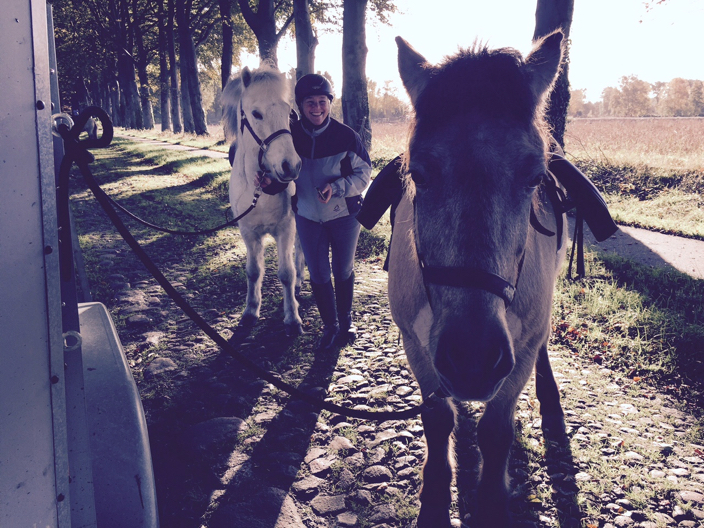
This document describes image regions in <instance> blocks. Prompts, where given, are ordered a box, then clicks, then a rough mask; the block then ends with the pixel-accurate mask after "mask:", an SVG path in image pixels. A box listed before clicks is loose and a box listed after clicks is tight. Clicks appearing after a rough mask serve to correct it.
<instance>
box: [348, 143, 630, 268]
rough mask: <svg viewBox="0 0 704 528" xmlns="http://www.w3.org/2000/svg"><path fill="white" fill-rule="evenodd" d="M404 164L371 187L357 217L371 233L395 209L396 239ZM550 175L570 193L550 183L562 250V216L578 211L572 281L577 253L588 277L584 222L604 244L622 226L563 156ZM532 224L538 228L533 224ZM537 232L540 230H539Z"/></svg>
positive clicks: (391, 167) (553, 160)
mask: <svg viewBox="0 0 704 528" xmlns="http://www.w3.org/2000/svg"><path fill="white" fill-rule="evenodd" d="M402 163H403V162H402V159H401V156H397V157H396V158H394V159H393V160H392V161H390V162H389V163H388V164H387V165H386V166H385V167H384V168H383V169H382V170H381V171H380V172H379V174H378V175H377V176H376V178H374V181H373V182H372V184H371V185H370V186H369V189H368V190H367V193H366V195H365V197H364V203H363V205H362V208H361V210H360V211H359V213H357V221H358V222H359V223H360V224H362V225H363V226H364V227H366V228H367V229H372V228H373V227H374V226H375V225H376V224H377V222H379V219H380V218H381V217H382V216H383V214H384V213H385V212H386V210H387V209H388V208H389V207H391V232H392V236H393V226H394V217H395V212H396V207H397V206H398V204H399V203H400V201H401V198H402V196H403V180H402V176H403V170H402ZM548 172H549V174H550V175H551V176H552V177H553V178H555V179H556V180H557V181H558V182H559V183H560V184H561V185H562V187H564V189H565V191H566V193H565V192H562V189H560V188H559V187H557V186H556V185H555V183H554V181H552V182H551V183H548V187H549V192H548V195H549V197H550V200H551V201H552V204H553V209H554V210H555V217H556V218H557V219H558V222H557V225H558V231H559V232H558V233H557V244H558V250H559V248H560V243H561V240H562V233H561V229H562V214H563V213H566V212H568V211H571V210H573V209H574V210H575V233H574V236H573V238H572V240H573V245H572V252H571V255H570V277H571V275H572V274H571V270H572V263H573V259H574V256H575V250H576V252H577V276H578V277H583V276H584V274H585V266H584V222H586V223H587V226H589V229H590V231H591V232H592V234H593V235H594V238H595V239H596V240H597V241H598V242H603V241H604V240H606V239H607V238H609V237H610V236H611V235H613V234H614V233H615V232H616V231H617V230H618V226H617V225H616V223H615V222H614V221H613V218H611V213H609V209H608V206H607V205H606V201H605V200H604V197H603V196H602V195H601V193H600V192H599V190H598V189H597V188H596V187H595V186H594V184H593V183H592V182H591V180H589V178H588V177H587V176H586V175H585V174H584V173H583V172H582V171H580V170H579V169H578V168H577V167H575V166H574V165H573V164H572V163H570V162H569V161H567V159H565V157H564V156H563V155H562V153H561V152H560V153H558V152H553V153H552V154H551V157H550V160H549V162H548ZM548 181H549V179H548ZM550 188H552V190H550ZM531 223H532V224H533V225H534V226H535V224H534V223H533V222H531ZM536 229H538V228H537V227H536ZM543 229H544V228H543ZM538 230H539V232H541V233H542V234H545V235H547V236H554V235H555V234H556V233H552V232H551V231H547V230H545V231H543V230H540V229H538ZM389 247H390V246H389ZM388 262H389V255H388V252H387V255H386V262H385V263H384V269H385V270H388Z"/></svg>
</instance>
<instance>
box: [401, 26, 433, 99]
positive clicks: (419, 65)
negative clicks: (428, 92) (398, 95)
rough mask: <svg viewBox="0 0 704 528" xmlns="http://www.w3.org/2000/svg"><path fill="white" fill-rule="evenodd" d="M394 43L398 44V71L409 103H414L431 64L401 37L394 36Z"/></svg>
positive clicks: (421, 89)
mask: <svg viewBox="0 0 704 528" xmlns="http://www.w3.org/2000/svg"><path fill="white" fill-rule="evenodd" d="M396 45H397V46H398V73H399V75H400V76H401V80H402V81H403V86H404V87H405V88H406V92H408V97H410V98H411V103H413V104H414V105H415V103H416V99H417V98H418V96H419V95H420V93H421V92H422V91H423V89H424V88H425V85H426V84H427V83H428V79H429V78H430V74H429V69H430V68H431V66H430V64H429V63H428V61H427V60H425V57H423V55H421V54H420V53H418V52H417V51H416V50H414V49H413V48H412V47H411V45H410V44H409V43H408V42H406V41H405V40H403V39H402V38H401V37H396Z"/></svg>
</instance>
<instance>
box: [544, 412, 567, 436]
mask: <svg viewBox="0 0 704 528" xmlns="http://www.w3.org/2000/svg"><path fill="white" fill-rule="evenodd" d="M541 428H542V430H543V436H545V439H546V440H549V441H551V442H564V441H565V439H566V438H567V428H566V426H565V418H564V416H562V415H558V414H547V415H545V416H543V423H542V425H541Z"/></svg>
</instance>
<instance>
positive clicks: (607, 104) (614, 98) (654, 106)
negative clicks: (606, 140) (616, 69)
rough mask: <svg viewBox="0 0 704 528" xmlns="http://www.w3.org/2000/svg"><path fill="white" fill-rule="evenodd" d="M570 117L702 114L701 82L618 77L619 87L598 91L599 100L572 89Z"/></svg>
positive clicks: (702, 85) (702, 92)
mask: <svg viewBox="0 0 704 528" xmlns="http://www.w3.org/2000/svg"><path fill="white" fill-rule="evenodd" d="M567 114H568V115H569V116H571V117H646V116H661V117H702V116H704V82H702V81H693V80H688V79H682V78H680V77H678V78H675V79H672V80H671V81H670V82H656V83H652V84H651V83H649V82H646V81H643V80H641V79H639V78H638V77H637V76H635V75H629V76H625V77H621V81H620V82H619V87H618V88H613V87H611V86H609V87H607V88H605V89H604V91H603V92H601V100H600V101H597V102H596V103H591V102H587V100H586V90H571V100H570V106H569V108H568V110H567Z"/></svg>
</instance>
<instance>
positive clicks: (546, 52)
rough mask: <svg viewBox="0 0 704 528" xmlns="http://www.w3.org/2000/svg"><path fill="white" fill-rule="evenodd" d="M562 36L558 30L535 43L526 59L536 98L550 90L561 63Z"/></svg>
mask: <svg viewBox="0 0 704 528" xmlns="http://www.w3.org/2000/svg"><path fill="white" fill-rule="evenodd" d="M563 39H564V36H563V34H562V31H560V30H559V29H558V30H557V31H555V32H554V33H551V34H550V35H548V36H546V37H543V38H542V39H540V40H538V41H536V42H535V44H534V46H533V50H532V51H531V52H530V54H529V55H528V57H526V69H527V71H528V74H529V76H530V82H531V87H532V88H533V93H534V94H535V96H536V98H538V99H540V97H542V95H543V94H545V93H547V92H548V91H549V90H550V88H552V84H553V82H555V79H556V78H557V74H558V72H559V71H560V63H561V62H562V42H563Z"/></svg>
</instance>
